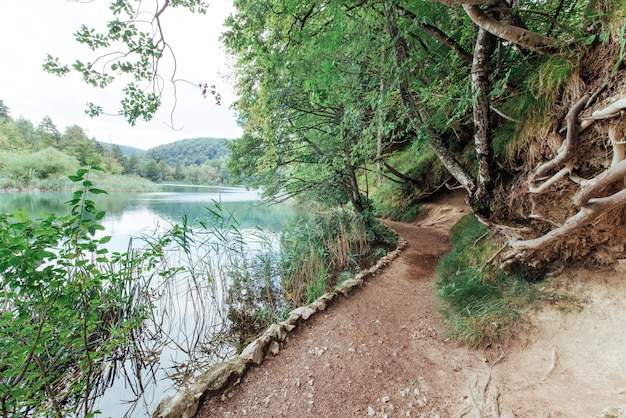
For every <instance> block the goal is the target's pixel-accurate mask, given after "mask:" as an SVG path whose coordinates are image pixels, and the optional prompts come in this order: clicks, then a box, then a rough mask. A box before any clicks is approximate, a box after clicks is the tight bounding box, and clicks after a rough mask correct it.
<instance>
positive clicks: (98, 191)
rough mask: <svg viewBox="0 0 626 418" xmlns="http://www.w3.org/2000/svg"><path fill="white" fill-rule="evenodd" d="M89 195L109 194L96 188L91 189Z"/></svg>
mask: <svg viewBox="0 0 626 418" xmlns="http://www.w3.org/2000/svg"><path fill="white" fill-rule="evenodd" d="M89 193H93V194H108V193H107V192H106V190H102V189H96V188H94V187H92V188H91V189H89Z"/></svg>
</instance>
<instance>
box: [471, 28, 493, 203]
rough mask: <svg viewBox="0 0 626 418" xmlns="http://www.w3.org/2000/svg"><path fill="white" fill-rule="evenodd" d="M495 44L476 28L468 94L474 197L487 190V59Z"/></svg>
mask: <svg viewBox="0 0 626 418" xmlns="http://www.w3.org/2000/svg"><path fill="white" fill-rule="evenodd" d="M495 45H496V38H495V37H494V36H493V35H492V34H491V33H489V32H487V31H486V30H484V29H482V28H480V29H479V30H478V35H477V37H476V45H475V47H474V58H473V60H472V96H473V97H474V109H473V112H474V144H475V147H476V156H477V157H478V181H477V185H476V193H475V198H476V199H483V198H485V197H487V196H488V195H489V193H490V189H491V187H492V182H493V181H492V178H491V169H490V164H491V126H490V123H489V97H488V96H487V93H488V92H489V89H490V86H491V83H490V82H489V73H490V69H489V61H490V57H491V54H492V53H493V51H494V49H495Z"/></svg>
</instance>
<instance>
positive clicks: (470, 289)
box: [437, 214, 541, 347]
mask: <svg viewBox="0 0 626 418" xmlns="http://www.w3.org/2000/svg"><path fill="white" fill-rule="evenodd" d="M450 238H451V241H452V250H451V251H450V252H449V253H447V254H446V255H445V256H443V257H442V258H441V260H440V262H439V264H438V266H437V276H438V277H437V298H438V300H439V303H440V312H441V313H442V315H443V317H444V320H445V323H446V326H447V328H448V332H449V336H450V337H452V338H455V339H457V340H459V341H461V342H462V343H464V344H466V345H468V346H471V347H478V346H485V345H488V344H489V343H497V342H503V341H506V340H507V339H510V338H511V337H512V336H513V335H514V332H515V329H516V327H517V326H518V325H519V324H520V321H521V320H522V318H523V312H524V310H525V309H526V308H528V307H532V306H533V305H534V304H536V303H538V302H539V301H540V299H541V292H540V291H539V290H538V289H537V288H536V286H534V285H533V282H532V281H533V279H534V277H532V276H531V275H530V274H526V273H524V272H516V273H505V272H504V271H502V270H500V269H499V268H498V267H497V266H494V265H492V264H488V263H487V261H488V260H489V258H490V257H491V256H492V255H493V254H494V252H495V251H497V250H498V249H497V248H496V247H497V245H498V243H497V242H496V240H494V239H493V237H492V236H491V233H490V232H489V230H488V229H487V228H486V227H485V226H484V225H482V224H481V223H480V222H479V221H478V220H477V219H476V218H475V217H474V216H473V215H471V214H470V215H466V216H465V217H463V218H462V219H461V220H460V221H459V222H458V223H457V224H456V225H455V226H454V228H453V229H452V231H451V234H450Z"/></svg>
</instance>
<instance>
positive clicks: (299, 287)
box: [281, 210, 397, 306]
mask: <svg viewBox="0 0 626 418" xmlns="http://www.w3.org/2000/svg"><path fill="white" fill-rule="evenodd" d="M396 245H397V237H396V236H395V235H394V234H393V233H392V232H391V231H390V230H389V229H388V228H387V227H386V226H384V225H383V224H382V223H380V221H378V220H376V219H374V218H373V217H371V216H368V215H366V216H364V217H363V216H360V215H358V214H356V213H355V212H352V211H350V210H331V211H329V212H327V213H325V214H316V215H312V216H310V217H309V218H308V219H302V220H300V221H299V222H298V223H297V224H295V225H293V226H292V227H290V228H288V230H287V232H286V233H285V235H284V236H283V239H282V245H281V253H282V254H281V264H282V267H281V271H282V274H281V277H282V286H283V291H284V293H285V297H286V299H288V300H289V301H290V302H291V304H292V305H293V306H299V305H302V304H304V303H309V302H312V301H313V300H315V299H317V298H318V297H319V296H321V295H323V294H324V293H326V292H327V291H329V290H331V289H332V288H333V287H335V286H336V285H337V284H338V283H340V282H341V280H342V278H344V277H347V276H349V275H351V274H353V273H356V272H358V271H360V270H361V269H364V268H369V267H370V266H371V265H373V264H374V263H375V262H376V260H377V259H378V258H380V257H382V256H383V255H385V254H386V253H387V251H388V250H390V249H391V248H395V246H396Z"/></svg>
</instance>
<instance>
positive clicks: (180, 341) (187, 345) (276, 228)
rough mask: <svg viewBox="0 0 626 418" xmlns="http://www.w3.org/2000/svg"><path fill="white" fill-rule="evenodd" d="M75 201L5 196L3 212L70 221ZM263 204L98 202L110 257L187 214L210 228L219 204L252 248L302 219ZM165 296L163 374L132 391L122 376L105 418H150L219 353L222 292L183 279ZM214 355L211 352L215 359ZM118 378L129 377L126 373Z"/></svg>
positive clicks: (171, 198)
mask: <svg viewBox="0 0 626 418" xmlns="http://www.w3.org/2000/svg"><path fill="white" fill-rule="evenodd" d="M71 197H72V194H71V193H70V192H20V193H17V192H16V193H2V194H0V212H12V211H15V210H17V209H24V210H26V211H27V212H28V213H29V214H30V215H31V216H32V217H34V218H38V217H41V216H42V214H44V213H56V214H59V215H64V214H66V213H67V211H68V210H69V208H68V206H67V205H65V204H64V202H67V201H68V200H69V199H70V198H71ZM259 199H260V196H259V193H258V192H256V191H248V190H245V189H241V188H229V187H198V186H180V185H172V186H167V185H165V186H163V190H162V191H158V192H149V193H110V194H108V195H97V196H93V200H95V201H96V206H97V208H98V209H99V210H105V211H106V216H105V217H104V219H103V220H102V224H103V226H104V227H105V231H104V232H103V234H104V235H110V236H111V237H112V239H111V241H110V242H109V244H107V246H108V247H109V249H110V250H111V251H120V252H123V251H126V249H127V248H128V243H129V240H130V239H131V237H138V236H141V235H143V234H146V235H151V234H153V233H154V231H156V230H159V229H162V228H167V227H169V226H171V225H172V224H175V223H180V222H181V219H182V216H183V215H185V216H186V217H187V220H188V223H189V224H191V225H193V224H196V223H198V222H201V221H203V222H210V220H211V219H212V218H211V217H210V216H209V215H210V212H209V210H208V209H207V208H215V207H216V205H218V206H220V207H221V208H222V210H223V212H226V213H232V214H233V216H234V217H235V219H237V221H238V223H239V230H240V232H241V233H242V234H243V235H244V236H246V237H248V238H247V239H246V240H245V241H246V244H247V245H249V246H258V245H259V243H258V240H257V239H256V237H257V235H258V234H259V231H263V233H264V234H267V236H268V237H272V236H274V237H276V236H277V234H278V233H280V231H282V230H283V229H284V227H285V225H286V224H287V223H288V222H289V221H290V220H292V219H295V218H296V217H297V216H298V211H297V209H295V208H294V207H292V206H290V205H286V204H281V205H269V206H268V205H260V200H259ZM201 258H202V257H201V256H199V259H201ZM196 261H198V262H199V261H201V262H202V263H205V264H204V265H206V263H211V262H212V261H211V260H205V259H202V260H196ZM216 289H217V290H216ZM165 293H166V295H165V297H166V299H165V300H159V302H158V303H156V305H157V309H159V310H160V311H162V312H164V313H166V314H167V315H164V316H167V317H168V322H167V323H166V324H165V327H166V331H167V338H168V342H166V343H157V342H150V344H154V346H155V347H158V353H157V355H156V357H155V359H156V361H155V362H154V363H153V364H152V365H153V366H154V364H156V367H144V368H143V369H142V370H140V371H138V373H139V374H140V375H141V385H140V386H134V387H133V386H132V385H129V383H128V382H127V381H126V380H125V379H123V378H122V376H120V378H118V379H116V380H115V381H114V383H113V385H112V386H111V387H110V388H108V389H106V391H105V392H104V394H103V395H102V396H101V397H100V398H99V399H98V401H97V402H96V409H99V410H101V412H102V416H104V417H108V416H111V417H123V416H130V417H145V416H149V415H150V414H151V412H152V411H153V410H154V408H155V407H156V406H157V404H158V402H159V401H160V400H161V399H162V398H163V397H165V396H167V395H172V394H174V387H175V384H174V381H175V380H176V378H175V375H176V374H177V373H178V372H179V371H181V369H184V368H187V369H193V368H195V367H197V368H198V369H201V367H202V365H204V366H206V361H205V360H206V358H203V353H202V351H206V352H210V351H211V350H212V348H211V347H208V346H207V344H210V341H203V340H202V338H203V337H204V336H205V335H206V334H207V330H211V329H212V328H213V327H215V328H216V329H217V328H219V327H220V326H223V323H224V316H225V312H224V310H223V309H224V303H223V302H224V300H223V299H224V294H223V293H224V290H223V288H221V290H220V287H219V286H217V288H216V287H211V286H208V285H204V284H202V283H200V284H198V283H193V284H190V283H189V282H188V281H187V280H185V279H183V280H181V281H180V282H177V283H174V284H172V285H171V286H170V287H168V290H167V292H165ZM148 345H149V344H147V346H148ZM220 350H221V352H220V353H217V354H220V355H223V356H227V355H229V354H231V353H229V352H228V348H220V349H218V351H220ZM215 354H216V353H215V352H212V353H211V356H215ZM207 355H208V354H207ZM194 364H198V366H195V365H194ZM125 367H126V369H127V370H126V373H127V372H129V371H130V372H131V373H132V372H133V368H134V366H133V364H131V363H130V362H129V363H127V364H125ZM184 371H185V370H183V372H184ZM186 371H187V372H189V370H186ZM119 374H120V375H121V374H123V373H122V372H121V370H120V373H119Z"/></svg>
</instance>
